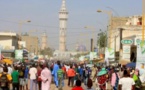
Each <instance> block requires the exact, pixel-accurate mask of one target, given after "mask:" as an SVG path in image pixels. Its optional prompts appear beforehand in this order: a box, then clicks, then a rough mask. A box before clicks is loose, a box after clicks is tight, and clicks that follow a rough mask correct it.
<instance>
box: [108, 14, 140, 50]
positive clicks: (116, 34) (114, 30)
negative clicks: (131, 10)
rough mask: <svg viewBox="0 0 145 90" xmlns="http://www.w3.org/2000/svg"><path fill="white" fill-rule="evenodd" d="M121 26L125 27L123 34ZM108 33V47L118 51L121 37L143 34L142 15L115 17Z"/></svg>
mask: <svg viewBox="0 0 145 90" xmlns="http://www.w3.org/2000/svg"><path fill="white" fill-rule="evenodd" d="M120 28H122V29H123V31H122V35H121V32H120ZM108 33H109V34H108V36H109V37H108V47H110V48H114V49H115V50H116V52H118V51H120V47H121V45H120V44H121V42H120V39H121V38H125V37H130V36H132V35H139V34H142V18H141V16H130V17H113V18H112V23H111V29H109V32H108Z"/></svg>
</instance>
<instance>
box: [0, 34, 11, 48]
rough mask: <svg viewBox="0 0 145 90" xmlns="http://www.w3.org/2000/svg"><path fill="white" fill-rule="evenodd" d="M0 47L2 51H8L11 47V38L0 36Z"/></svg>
mask: <svg viewBox="0 0 145 90" xmlns="http://www.w3.org/2000/svg"><path fill="white" fill-rule="evenodd" d="M0 45H1V46H2V47H3V49H10V48H11V47H12V37H9V36H0Z"/></svg>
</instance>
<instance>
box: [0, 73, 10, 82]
mask: <svg viewBox="0 0 145 90" xmlns="http://www.w3.org/2000/svg"><path fill="white" fill-rule="evenodd" d="M1 76H2V74H0V77H1ZM7 78H8V80H9V81H11V80H12V77H11V75H10V74H7Z"/></svg>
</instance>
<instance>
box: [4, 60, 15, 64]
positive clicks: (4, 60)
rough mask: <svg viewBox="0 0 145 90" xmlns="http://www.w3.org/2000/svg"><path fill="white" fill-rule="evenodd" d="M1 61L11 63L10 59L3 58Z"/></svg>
mask: <svg viewBox="0 0 145 90" xmlns="http://www.w3.org/2000/svg"><path fill="white" fill-rule="evenodd" d="M2 61H3V62H4V63H7V64H13V61H12V60H11V59H3V60H2Z"/></svg>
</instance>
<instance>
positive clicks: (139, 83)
mask: <svg viewBox="0 0 145 90" xmlns="http://www.w3.org/2000/svg"><path fill="white" fill-rule="evenodd" d="M135 87H136V88H141V87H142V83H141V81H140V78H139V77H138V80H136V81H135Z"/></svg>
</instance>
